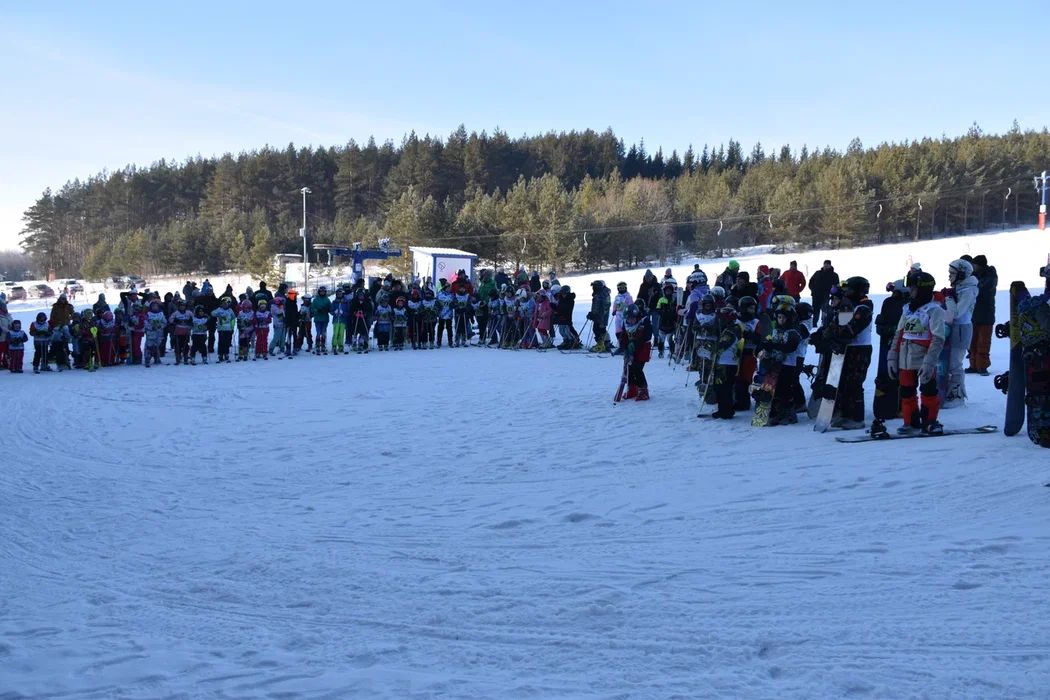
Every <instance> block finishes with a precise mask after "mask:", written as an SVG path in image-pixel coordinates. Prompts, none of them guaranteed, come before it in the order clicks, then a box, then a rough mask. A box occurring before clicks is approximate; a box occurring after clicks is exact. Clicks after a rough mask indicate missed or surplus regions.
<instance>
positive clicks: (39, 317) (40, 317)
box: [36, 311, 47, 323]
mask: <svg viewBox="0 0 1050 700" xmlns="http://www.w3.org/2000/svg"><path fill="white" fill-rule="evenodd" d="M46 320H47V314H45V313H44V312H43V311H41V312H40V313H38V314H37V315H36V322H37V323H40V322H41V321H46Z"/></svg>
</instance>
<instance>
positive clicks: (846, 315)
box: [813, 309, 853, 433]
mask: <svg viewBox="0 0 1050 700" xmlns="http://www.w3.org/2000/svg"><path fill="white" fill-rule="evenodd" d="M851 318H853V310H852V309H850V310H849V311H839V323H840V324H843V325H844V324H847V323H849V320H850V319H851ZM845 361H846V353H845V352H842V353H832V354H831V361H830V363H829V364H828V372H827V375H826V376H825V378H824V383H823V386H822V387H821V393H820V397H821V401H820V407H819V408H818V409H817V415H816V418H815V419H814V421H815V422H814V423H813V430H814V431H816V432H818V433H826V432H827V431H828V428H830V427H831V419H832V418H834V416H835V402H836V401H837V400H838V394H839V380H841V379H842V365H843V364H844V363H845ZM814 395H816V392H814Z"/></svg>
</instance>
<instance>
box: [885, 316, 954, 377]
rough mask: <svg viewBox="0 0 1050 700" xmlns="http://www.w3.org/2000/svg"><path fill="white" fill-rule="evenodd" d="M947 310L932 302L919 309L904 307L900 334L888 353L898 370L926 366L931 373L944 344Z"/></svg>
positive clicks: (899, 325)
mask: <svg viewBox="0 0 1050 700" xmlns="http://www.w3.org/2000/svg"><path fill="white" fill-rule="evenodd" d="M944 334H945V331H944V309H942V308H941V306H940V304H938V303H937V302H936V301H931V302H929V303H927V304H924V305H923V306H920V307H919V308H918V309H914V310H913V309H912V308H911V305H910V304H909V305H908V306H905V307H904V311H903V313H902V314H901V320H900V322H899V323H898V324H897V333H896V335H895V336H894V339H893V344H892V345H891V346H890V351H889V354H888V355H887V361H888V362H897V363H898V367H899V369H907V370H921V369H922V368H923V365H926V367H927V370H928V371H929V372H931V373H932V371H933V369H934V367H935V366H936V364H937V361H938V359H939V358H940V355H941V349H942V348H943V347H944Z"/></svg>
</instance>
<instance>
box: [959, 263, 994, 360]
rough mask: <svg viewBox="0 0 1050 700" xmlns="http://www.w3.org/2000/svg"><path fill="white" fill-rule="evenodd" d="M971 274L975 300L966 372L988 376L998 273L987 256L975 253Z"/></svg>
mask: <svg viewBox="0 0 1050 700" xmlns="http://www.w3.org/2000/svg"><path fill="white" fill-rule="evenodd" d="M973 276H974V277H976V278H977V302H976V303H975V304H974V307H973V340H972V341H971V342H970V366H969V367H967V368H966V373H967V374H979V375H981V376H982V377H987V376H988V368H989V367H991V365H992V359H991V355H990V352H991V347H992V328H993V327H994V326H995V290H996V288H997V287H998V286H999V273H998V272H996V270H995V268H994V267H992V266H990V265H989V264H988V258H986V257H985V256H983V255H975V256H974V258H973Z"/></svg>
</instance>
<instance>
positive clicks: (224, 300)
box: [150, 297, 230, 309]
mask: <svg viewBox="0 0 1050 700" xmlns="http://www.w3.org/2000/svg"><path fill="white" fill-rule="evenodd" d="M229 305H230V298H229V297H223V298H222V299H219V306H221V307H222V308H224V309H225V308H227V307H228V306H229ZM150 306H153V304H150Z"/></svg>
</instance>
